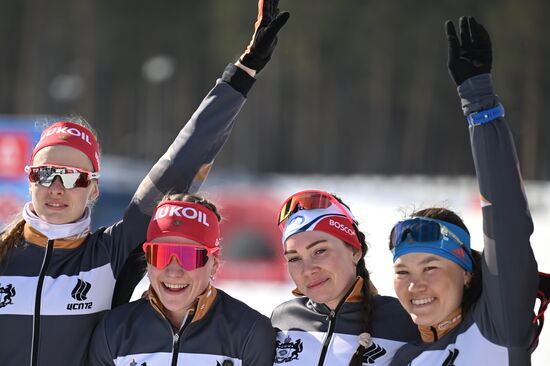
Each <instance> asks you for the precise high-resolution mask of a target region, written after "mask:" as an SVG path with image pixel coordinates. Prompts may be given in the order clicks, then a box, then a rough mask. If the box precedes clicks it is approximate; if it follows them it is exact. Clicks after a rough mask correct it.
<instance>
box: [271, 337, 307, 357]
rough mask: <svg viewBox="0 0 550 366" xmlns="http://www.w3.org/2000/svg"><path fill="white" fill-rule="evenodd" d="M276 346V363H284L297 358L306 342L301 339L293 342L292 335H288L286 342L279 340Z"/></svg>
mask: <svg viewBox="0 0 550 366" xmlns="http://www.w3.org/2000/svg"><path fill="white" fill-rule="evenodd" d="M275 348H276V350H275V363H283V362H290V361H292V360H297V359H298V355H299V353H300V352H302V351H303V350H304V344H303V343H302V340H301V339H298V340H297V341H296V342H292V339H290V337H286V338H285V340H284V342H280V341H279V340H277V342H275Z"/></svg>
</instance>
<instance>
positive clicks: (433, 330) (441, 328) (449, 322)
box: [418, 307, 462, 343]
mask: <svg viewBox="0 0 550 366" xmlns="http://www.w3.org/2000/svg"><path fill="white" fill-rule="evenodd" d="M461 322H462V307H459V308H458V309H456V310H455V311H453V312H452V313H451V314H449V316H447V317H446V318H445V319H443V321H441V322H439V324H437V325H435V326H425V325H419V326H418V330H419V331H420V336H421V337H422V340H423V341H424V342H426V343H432V342H435V341H437V340H439V339H441V337H443V336H444V335H445V334H447V333H449V332H450V331H451V330H453V329H454V328H455V327H456V326H457V325H459V324H460V323H461Z"/></svg>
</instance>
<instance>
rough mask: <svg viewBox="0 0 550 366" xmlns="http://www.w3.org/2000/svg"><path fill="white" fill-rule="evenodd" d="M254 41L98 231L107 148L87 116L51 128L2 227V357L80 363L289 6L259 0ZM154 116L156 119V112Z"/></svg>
mask: <svg viewBox="0 0 550 366" xmlns="http://www.w3.org/2000/svg"><path fill="white" fill-rule="evenodd" d="M258 5H259V8H258V21H257V22H256V27H255V30H254V35H253V39H252V42H251V43H250V45H249V46H248V47H247V49H246V50H245V52H244V53H243V55H242V56H241V58H240V60H239V61H238V62H237V63H236V64H230V65H228V66H227V67H226V69H225V71H224V73H223V75H222V77H221V78H220V79H219V80H217V82H216V85H215V86H214V88H213V89H212V90H211V91H210V93H209V94H208V95H207V96H206V98H205V99H204V100H203V102H202V103H201V105H200V106H199V108H198V110H197V111H196V112H195V113H194V114H193V116H192V117H191V119H190V121H189V122H188V123H187V124H186V125H185V126H184V128H183V129H182V130H181V132H180V133H179V135H178V136H177V137H176V139H175V141H174V142H173V143H172V145H171V146H170V147H169V149H168V151H167V152H166V154H165V155H164V156H163V157H162V158H161V159H160V160H159V161H158V162H157V163H156V164H155V165H154V166H153V168H152V169H151V171H150V172H149V173H148V174H147V176H146V177H145V179H144V180H143V181H142V182H141V184H140V186H139V188H138V189H137V191H136V193H135V195H134V197H133V199H132V201H131V202H130V204H129V206H128V207H127V209H126V211H125V212H124V215H123V217H122V220H121V221H119V222H117V223H115V224H113V225H111V226H109V227H107V228H100V229H99V230H97V231H95V232H91V231H90V207H91V205H92V204H93V202H94V201H95V200H96V199H97V198H98V196H99V185H98V180H99V177H100V151H99V144H98V142H97V139H96V137H95V134H94V133H93V132H92V131H91V129H90V128H89V127H87V126H86V125H85V124H84V123H81V122H75V121H59V122H56V123H54V124H52V125H51V126H49V127H48V128H46V129H45V130H44V132H43V133H42V135H41V138H40V140H39V142H38V144H37V145H36V146H35V147H34V150H33V154H32V161H31V162H30V166H29V167H28V168H27V172H28V174H29V190H30V196H31V201H30V202H29V203H27V204H26V205H25V207H24V209H23V213H22V218H20V219H17V220H16V221H14V223H13V224H12V225H10V226H8V227H7V228H6V229H4V231H3V232H2V233H1V234H0V290H1V292H0V325H1V326H0V328H1V331H2V341H1V342H0V360H1V361H0V363H1V364H2V366H21V365H30V366H37V365H41V366H53V365H55V366H75V365H82V364H84V362H85V358H86V354H87V349H88V343H89V341H90V337H91V335H92V331H93V329H94V327H95V326H96V324H97V323H98V321H99V320H100V319H101V317H102V316H103V315H104V313H105V312H106V311H107V310H109V309H110V308H111V303H112V298H113V289H114V287H115V281H116V279H117V278H118V276H119V274H120V271H121V268H122V266H123V264H124V262H125V260H126V258H127V257H128V255H129V253H130V252H131V251H132V250H133V249H134V248H136V247H138V246H139V245H140V244H141V243H143V242H144V241H145V238H146V229H147V224H148V222H149V220H150V218H151V214H152V212H153V210H154V207H155V205H156V202H158V200H159V199H160V198H162V197H163V196H164V194H166V193H167V192H169V191H178V192H188V191H194V190H196V189H197V188H198V187H199V186H200V184H201V183H202V181H203V180H204V179H205V177H206V175H207V173H208V171H209V169H210V167H211V164H212V162H213V160H214V158H215V157H216V155H217V153H218V152H219V151H220V149H221V147H222V146H223V144H224V143H225V141H226V140H227V138H228V136H229V133H230V132H231V129H232V127H233V120H234V118H235V116H236V115H237V113H238V112H239V110H240V109H241V107H242V105H243V104H244V102H245V97H246V94H247V92H248V91H249V90H250V88H251V87H252V85H253V83H254V80H255V79H254V77H253V75H254V74H255V73H256V72H258V71H260V70H261V69H262V68H263V67H264V66H265V65H266V64H267V62H268V61H269V59H270V57H271V54H272V52H273V49H274V46H275V44H276V40H277V32H278V31H279V30H280V28H281V27H282V26H283V25H284V24H285V22H286V20H287V19H288V14H287V13H283V14H280V15H278V13H277V1H276V0H265V1H264V0H260V1H259V4H258ZM152 123H153V121H152Z"/></svg>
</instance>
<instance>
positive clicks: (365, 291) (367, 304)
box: [349, 225, 374, 366]
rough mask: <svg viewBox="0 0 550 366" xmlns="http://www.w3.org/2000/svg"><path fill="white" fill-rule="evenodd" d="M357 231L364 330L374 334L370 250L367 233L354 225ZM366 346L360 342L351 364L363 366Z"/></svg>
mask: <svg viewBox="0 0 550 366" xmlns="http://www.w3.org/2000/svg"><path fill="white" fill-rule="evenodd" d="M354 228H355V232H356V233H357V237H358V238H359V242H360V243H361V252H362V256H361V260H360V261H359V262H358V263H357V275H358V276H361V277H362V278H363V287H362V289H361V293H362V295H363V304H362V305H363V308H362V315H363V319H362V320H363V327H364V329H363V332H365V333H370V334H372V329H371V328H372V315H373V313H374V299H373V298H374V291H373V289H372V288H371V284H370V275H369V271H367V267H366V265H365V255H366V254H367V251H368V249H369V248H368V246H367V242H366V240H365V234H363V233H362V232H361V231H359V229H357V228H356V227H355V225H354ZM365 351H366V348H365V346H364V345H362V344H359V347H357V349H356V350H355V353H354V354H353V356H352V357H351V360H350V361H349V366H362V365H363V354H364V353H365Z"/></svg>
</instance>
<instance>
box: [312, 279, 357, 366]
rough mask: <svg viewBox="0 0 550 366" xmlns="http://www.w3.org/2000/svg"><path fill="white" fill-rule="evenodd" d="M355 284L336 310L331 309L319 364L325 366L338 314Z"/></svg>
mask: <svg viewBox="0 0 550 366" xmlns="http://www.w3.org/2000/svg"><path fill="white" fill-rule="evenodd" d="M354 286H355V283H354V284H353V286H351V288H350V289H349V290H348V292H347V293H346V295H345V296H344V297H343V298H342V299H341V300H340V303H339V304H338V305H336V308H335V309H334V310H331V311H330V313H329V315H328V332H327V335H326V336H325V339H324V341H323V348H321V353H320V354H319V361H318V362H317V365H318V366H323V365H324V363H325V358H326V357H327V352H328V346H329V345H330V342H331V340H332V335H333V334H334V328H336V314H337V313H338V311H339V310H340V308H341V307H342V306H343V305H344V303H345V302H346V299H347V298H348V296H349V295H350V294H351V292H352V291H353V288H354Z"/></svg>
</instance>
